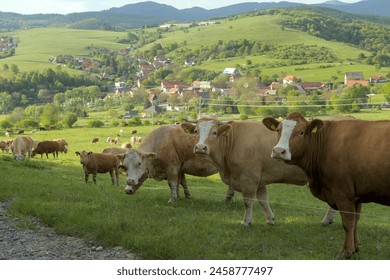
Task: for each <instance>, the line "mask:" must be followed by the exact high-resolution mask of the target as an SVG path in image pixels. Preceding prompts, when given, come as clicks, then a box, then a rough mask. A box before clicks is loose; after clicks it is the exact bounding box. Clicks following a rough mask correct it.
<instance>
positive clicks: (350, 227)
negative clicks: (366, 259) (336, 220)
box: [337, 203, 357, 259]
mask: <svg viewBox="0 0 390 280" xmlns="http://www.w3.org/2000/svg"><path fill="white" fill-rule="evenodd" d="M343 206H344V207H339V206H337V208H339V210H340V214H341V220H342V224H343V228H344V231H345V240H344V246H343V249H342V250H341V252H340V253H339V254H338V256H337V258H338V259H348V258H350V257H351V255H352V254H353V253H355V236H354V235H355V231H356V229H355V224H356V221H355V220H356V217H357V215H356V214H355V213H354V212H355V207H354V205H353V204H352V203H348V205H345V204H344V205H343Z"/></svg>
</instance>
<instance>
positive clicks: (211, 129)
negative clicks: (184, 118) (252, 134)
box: [181, 118, 232, 156]
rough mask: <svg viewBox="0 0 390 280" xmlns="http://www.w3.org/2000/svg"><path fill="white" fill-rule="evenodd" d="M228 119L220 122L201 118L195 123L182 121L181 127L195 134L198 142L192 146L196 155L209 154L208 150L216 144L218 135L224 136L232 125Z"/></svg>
mask: <svg viewBox="0 0 390 280" xmlns="http://www.w3.org/2000/svg"><path fill="white" fill-rule="evenodd" d="M229 123H230V121H226V122H222V121H218V120H216V119H208V118H202V119H199V120H198V121H197V122H196V123H195V124H194V123H191V122H184V123H182V124H181V128H182V129H183V130H184V131H185V132H187V133H190V134H194V135H196V136H197V140H198V143H197V144H195V146H194V153H195V154H197V155H205V156H208V155H210V151H212V150H213V149H214V147H215V146H218V141H219V138H220V137H225V136H226V135H227V134H228V133H229V131H230V130H231V128H232V126H231V125H230V124H229Z"/></svg>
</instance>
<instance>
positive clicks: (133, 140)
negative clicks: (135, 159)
mask: <svg viewBox="0 0 390 280" xmlns="http://www.w3.org/2000/svg"><path fill="white" fill-rule="evenodd" d="M130 142H131V145H133V146H134V144H135V143H141V142H142V137H141V136H132V137H131V138H130Z"/></svg>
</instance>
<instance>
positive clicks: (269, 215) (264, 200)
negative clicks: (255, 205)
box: [256, 186, 275, 225]
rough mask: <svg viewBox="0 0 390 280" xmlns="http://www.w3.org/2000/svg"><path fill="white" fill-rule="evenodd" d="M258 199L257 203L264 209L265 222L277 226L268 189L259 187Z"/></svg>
mask: <svg viewBox="0 0 390 280" xmlns="http://www.w3.org/2000/svg"><path fill="white" fill-rule="evenodd" d="M256 197H257V201H258V202H259V203H260V205H261V206H262V207H263V210H264V216H265V221H266V222H267V224H270V225H273V224H275V215H274V212H272V209H271V206H270V205H269V200H268V192H267V187H266V186H264V187H259V188H258V189H257V193H256Z"/></svg>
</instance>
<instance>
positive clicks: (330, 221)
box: [321, 220, 333, 227]
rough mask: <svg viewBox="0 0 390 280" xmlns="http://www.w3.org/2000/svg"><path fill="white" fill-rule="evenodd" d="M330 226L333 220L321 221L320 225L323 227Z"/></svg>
mask: <svg viewBox="0 0 390 280" xmlns="http://www.w3.org/2000/svg"><path fill="white" fill-rule="evenodd" d="M331 224H333V220H329V221H326V220H323V221H322V222H321V225H322V226H324V227H326V226H329V225H331Z"/></svg>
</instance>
